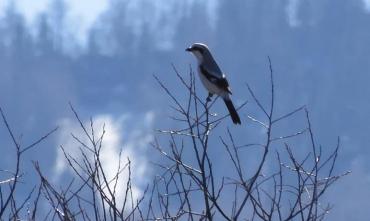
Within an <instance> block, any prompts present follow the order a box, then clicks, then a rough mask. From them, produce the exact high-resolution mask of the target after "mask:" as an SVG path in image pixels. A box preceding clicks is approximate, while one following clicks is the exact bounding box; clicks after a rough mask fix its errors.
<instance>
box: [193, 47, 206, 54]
mask: <svg viewBox="0 0 370 221" xmlns="http://www.w3.org/2000/svg"><path fill="white" fill-rule="evenodd" d="M193 50H194V51H199V52H200V53H201V54H203V52H204V49H203V48H201V47H197V46H196V47H193Z"/></svg>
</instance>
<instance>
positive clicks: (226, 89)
mask: <svg viewBox="0 0 370 221" xmlns="http://www.w3.org/2000/svg"><path fill="white" fill-rule="evenodd" d="M185 50H186V51H188V52H191V53H192V54H193V55H194V56H195V58H196V59H197V61H198V74H199V78H200V80H201V82H202V83H203V85H204V87H205V88H206V89H207V91H208V97H207V101H210V100H211V97H212V96H213V94H216V95H218V96H220V97H221V98H222V99H223V101H224V102H225V105H226V107H227V109H228V110H229V113H230V116H231V119H232V121H233V123H234V124H241V121H240V117H239V114H238V112H237V111H236V109H235V107H234V104H233V102H232V101H231V98H230V95H231V94H232V92H231V88H230V85H229V82H228V81H227V79H226V75H225V74H224V73H223V72H222V71H221V69H220V68H219V67H218V65H217V63H216V61H215V59H214V58H213V56H212V54H211V52H210V50H209V48H208V46H207V45H205V44H203V43H194V44H192V45H191V46H190V47H188V48H186V49H185Z"/></svg>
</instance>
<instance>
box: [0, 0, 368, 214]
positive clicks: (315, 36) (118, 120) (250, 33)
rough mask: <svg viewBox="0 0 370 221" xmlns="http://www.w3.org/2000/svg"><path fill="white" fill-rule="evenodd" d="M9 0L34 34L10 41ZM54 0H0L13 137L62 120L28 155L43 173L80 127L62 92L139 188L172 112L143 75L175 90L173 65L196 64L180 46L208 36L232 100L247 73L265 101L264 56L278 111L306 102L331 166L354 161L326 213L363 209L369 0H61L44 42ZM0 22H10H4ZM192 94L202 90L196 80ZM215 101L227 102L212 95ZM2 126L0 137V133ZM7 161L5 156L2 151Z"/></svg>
mask: <svg viewBox="0 0 370 221" xmlns="http://www.w3.org/2000/svg"><path fill="white" fill-rule="evenodd" d="M10 2H12V3H13V4H14V5H15V8H16V11H17V12H19V13H20V14H21V15H22V16H23V17H24V19H25V24H26V27H27V31H28V32H29V33H30V34H31V36H32V37H31V38H32V39H36V40H35V42H36V43H32V41H28V40H29V39H28V38H27V37H26V38H25V39H26V40H25V42H26V43H25V45H26V47H24V48H22V47H21V46H22V44H21V42H15V44H13V45H12V44H10V43H9V41H8V40H7V39H9V38H12V37H9V36H10V35H11V33H13V32H10V31H8V30H9V29H11V30H13V29H12V27H10V28H9V27H7V21H8V20H6V19H7V18H6V8H7V6H8V5H9V3H10ZM53 2H54V1H51V0H15V1H11V0H5V1H0V21H1V25H0V30H1V32H0V38H1V46H2V47H3V48H5V49H4V50H3V51H2V52H0V55H1V57H2V58H3V59H1V60H0V63H1V64H0V65H2V67H3V68H2V71H1V72H0V76H1V78H2V79H1V81H0V102H1V103H0V105H1V106H2V108H3V109H4V110H5V112H6V113H7V116H8V117H9V119H10V121H11V122H12V124H13V125H14V129H15V130H17V132H18V135H19V136H20V135H21V134H24V135H23V138H22V139H23V141H24V142H25V143H27V142H29V141H31V140H33V139H34V138H35V137H37V136H38V135H41V134H43V133H44V132H45V131H47V130H48V128H53V127H54V126H56V125H59V126H60V130H59V131H58V133H57V134H56V135H55V136H54V137H53V138H51V139H50V140H48V142H47V143H46V144H44V145H43V146H41V147H40V149H39V150H35V152H34V153H30V154H29V155H27V159H29V160H35V159H36V160H40V161H41V163H42V164H43V165H47V166H50V168H51V169H50V171H49V174H50V175H52V176H54V177H53V178H54V179H55V180H56V181H58V179H62V177H63V175H64V174H68V173H69V171H68V169H67V167H66V165H65V162H64V161H63V157H62V155H61V152H60V151H59V150H58V147H59V146H60V145H63V146H65V147H66V149H68V150H70V151H71V152H73V150H74V147H75V145H76V143H75V142H74V141H73V139H72V138H71V137H70V136H69V135H70V133H71V132H72V133H74V134H77V135H80V136H83V135H82V134H81V131H80V130H79V129H78V124H76V122H75V120H74V118H73V114H72V113H71V111H70V110H69V108H68V102H72V103H73V104H74V105H75V106H76V109H77V110H78V111H79V112H80V114H81V116H83V119H84V122H85V123H87V124H88V120H89V117H90V116H92V117H93V119H95V121H96V125H95V126H96V131H99V129H101V127H102V125H103V124H104V123H105V124H106V126H107V128H108V131H109V136H108V137H107V151H106V152H105V153H104V156H105V159H106V167H107V168H114V167H115V166H116V162H115V160H111V159H116V156H117V153H118V152H119V149H120V148H121V147H125V151H126V152H125V155H127V156H130V158H131V159H133V162H136V161H138V162H140V164H137V166H135V167H136V168H137V171H139V172H138V173H137V177H135V179H136V181H137V186H136V187H135V188H136V191H137V193H136V194H137V195H140V194H141V191H142V187H143V186H145V183H146V182H147V181H148V178H147V177H149V176H150V175H153V174H155V171H153V168H152V166H151V164H150V162H151V161H155V160H156V159H157V158H155V159H153V158H152V157H153V155H151V152H150V151H148V148H149V147H148V146H149V143H150V142H152V141H153V139H154V133H153V129H156V128H166V127H173V126H175V124H174V123H173V122H172V121H171V120H170V119H169V118H168V116H169V115H171V114H173V112H172V110H171V108H170V107H169V106H168V105H169V103H170V102H169V100H168V99H167V97H165V96H164V92H163V91H161V90H160V89H159V87H158V85H157V84H155V82H154V81H153V78H152V75H153V74H156V75H158V76H159V77H160V78H161V79H163V81H164V82H165V83H167V84H168V86H169V88H170V89H172V90H173V91H174V93H176V94H177V95H178V96H181V95H182V93H181V90H179V89H178V86H177V83H176V82H177V81H176V78H175V76H174V73H173V70H172V67H171V63H173V64H174V65H175V66H176V67H177V68H178V69H179V70H180V72H181V73H187V71H188V70H189V69H188V68H189V64H191V65H193V67H194V65H195V62H194V59H193V57H191V56H189V55H188V54H186V53H185V52H184V49H185V48H186V47H187V46H189V45H190V44H191V43H192V42H195V41H197V42H198V41H201V42H206V43H207V44H209V46H210V48H211V50H212V52H214V54H215V57H216V60H217V61H218V62H219V63H220V66H221V67H222V69H223V70H225V72H227V75H228V77H229V79H230V82H231V84H232V86H233V92H234V95H233V99H234V101H235V103H237V104H240V103H242V102H243V101H244V100H245V99H247V96H246V94H247V90H246V88H245V83H246V82H248V83H250V84H251V85H254V88H255V89H256V91H257V93H258V94H259V95H261V96H262V99H263V101H264V102H266V101H267V96H266V94H265V89H266V75H264V74H265V73H266V72H267V70H268V69H267V60H266V57H267V55H270V56H271V58H272V62H273V67H274V70H275V72H276V85H277V88H278V92H277V95H278V97H279V98H281V103H279V104H280V105H278V107H277V108H278V110H277V111H278V112H279V113H283V112H287V111H290V110H292V109H294V108H296V107H298V106H300V105H307V106H308V108H309V110H310V112H311V115H312V122H313V125H314V129H315V132H316V134H317V136H318V140H319V142H320V143H321V144H322V145H323V146H324V147H326V146H327V147H332V146H333V145H334V144H335V141H336V136H340V137H341V140H342V146H343V148H342V150H341V153H340V159H341V163H340V165H339V166H338V172H339V173H340V172H343V171H346V170H351V171H352V174H351V175H349V176H348V177H345V178H343V179H342V180H341V181H339V182H338V183H337V184H336V185H335V186H334V187H333V188H332V190H331V191H330V193H329V194H328V196H327V197H328V199H333V201H334V202H333V204H334V210H333V212H332V214H331V215H330V216H331V218H329V219H331V220H351V219H352V220H365V219H366V218H368V217H369V216H370V213H369V211H368V209H367V208H368V206H369V203H368V202H367V201H368V200H367V199H368V198H369V197H370V191H369V188H368V187H369V186H370V172H369V171H370V163H369V161H368V159H369V157H370V151H369V148H368V147H369V145H370V139H369V136H368V133H369V131H370V126H369V125H370V119H369V118H368V113H369V111H370V102H369V99H368V97H369V93H370V89H368V82H369V80H370V77H369V74H368V73H369V72H370V65H369V64H368V63H369V62H368V56H370V46H369V44H368V41H367V40H368V39H370V33H369V31H368V24H369V22H370V1H369V0H354V1H335V0H325V1H320V2H318V1H317V2H307V1H304V0H286V1H282V0H281V1H274V2H273V3H271V2H268V1H267V0H264V1H258V0H251V1H249V2H248V3H243V7H246V8H243V7H240V8H239V7H238V6H239V5H242V3H241V2H239V3H237V2H232V3H230V4H228V5H227V4H226V6H229V8H227V9H225V7H226V6H225V1H221V0H220V1H211V0H209V1H202V2H198V1H194V0H193V1H191V0H188V1H183V2H180V1H177V0H176V1H175V0H174V1H166V4H163V2H164V1H146V0H141V1H119V0H110V1H105V0H90V1H88V0H80V1H73V0H68V1H65V16H64V17H63V20H62V23H63V27H64V29H63V30H61V31H60V30H55V26H53V25H50V27H49V28H50V30H48V32H47V34H49V35H51V36H52V37H50V36H49V37H50V39H51V40H50V39H49V38H48V37H46V39H49V40H50V41H51V43H52V44H51V46H50V45H48V44H46V43H47V42H38V41H37V40H38V39H39V38H40V36H39V29H38V28H39V20H40V14H42V13H45V14H46V15H47V16H50V17H48V20H47V21H48V22H49V23H50V24H53V23H52V16H53V15H54V14H53V10H52V3H53ZM333 4H335V5H336V7H333V6H332V5H333ZM204 12H205V13H204ZM196 19H199V20H196ZM238 19H239V20H238ZM194 20H196V21H197V23H195V22H194ZM4 27H7V28H9V29H4V30H5V31H4V30H3V28H4ZM14 30H15V33H16V34H15V36H18V35H21V34H19V33H20V32H17V30H18V29H16V28H15V27H14ZM14 30H13V31H14ZM17 34H18V35H17ZM47 36H48V35H47ZM60 36H61V37H60ZM13 37H14V36H13ZM59 37H60V38H59ZM15 39H18V40H17V41H21V40H19V39H21V38H15ZM4 42H5V43H4ZM59 44H61V45H62V47H61V48H59V46H58V45H59ZM9 45H10V46H9ZM30 45H32V46H30ZM45 48H46V49H45ZM50 48H51V49H50ZM17 53H20V54H17ZM143 62H144V63H145V64H143ZM200 93H204V91H202V90H201V89H200ZM216 110H217V111H219V112H222V111H224V110H223V109H222V106H221V105H218V106H217V107H216ZM254 111H255V110H254V109H253V108H251V109H247V110H246V111H245V112H244V113H242V119H244V120H246V115H247V114H249V113H252V114H258V113H256V112H254ZM257 117H259V116H258V115H257ZM245 125H246V126H245V127H244V124H243V127H242V128H234V127H232V125H231V124H230V125H228V126H230V127H232V128H233V129H234V130H235V133H236V134H239V135H241V137H242V140H243V139H247V138H246V137H248V136H243V135H244V134H243V133H244V132H245V131H247V132H248V133H252V132H256V131H253V126H251V125H250V124H248V123H246V124H245ZM289 127H292V128H294V129H296V128H298V127H299V122H294V123H292V124H291V125H285V126H283V127H282V128H285V129H286V128H288V129H289ZM2 132H3V129H2ZM259 132H260V131H258V133H259ZM279 132H280V131H279ZM0 134H1V133H0ZM4 134H5V133H2V135H0V137H1V138H2V139H4V138H5V137H6V136H5V135H4ZM4 142H5V141H4ZM108 147H110V148H108ZM37 151H39V152H37ZM216 154H220V152H217V153H216ZM46 156H48V157H46ZM149 156H150V157H149ZM40 157H41V158H40ZM248 157H250V156H246V158H248ZM248 159H249V158H248ZM250 159H251V160H252V158H250ZM4 162H7V163H10V162H11V158H9V159H4ZM251 164H252V163H251ZM143 177H145V179H142V178H143ZM122 182H123V183H125V182H124V181H122ZM349 199H350V200H349ZM354 211H355V212H354Z"/></svg>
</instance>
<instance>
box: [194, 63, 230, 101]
mask: <svg viewBox="0 0 370 221" xmlns="http://www.w3.org/2000/svg"><path fill="white" fill-rule="evenodd" d="M199 69H200V71H201V72H202V74H203V75H204V76H205V77H206V78H207V80H209V81H210V82H212V83H214V84H215V85H217V87H219V88H221V89H223V90H225V91H227V92H228V93H230V94H231V89H230V86H229V82H228V81H227V79H226V77H225V75H224V74H222V75H221V76H217V75H216V74H214V73H213V72H211V71H208V70H207V68H205V67H204V66H203V65H200V66H199Z"/></svg>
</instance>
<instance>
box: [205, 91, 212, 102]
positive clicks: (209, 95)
mask: <svg viewBox="0 0 370 221" xmlns="http://www.w3.org/2000/svg"><path fill="white" fill-rule="evenodd" d="M212 96H213V94H211V93H208V97H207V99H206V101H207V102H211V101H212V99H211V97H212Z"/></svg>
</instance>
